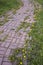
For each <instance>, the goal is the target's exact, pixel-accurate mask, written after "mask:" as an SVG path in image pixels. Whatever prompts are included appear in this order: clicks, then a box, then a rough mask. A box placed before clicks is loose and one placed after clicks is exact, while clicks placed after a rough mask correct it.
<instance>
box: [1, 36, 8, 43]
mask: <svg viewBox="0 0 43 65" xmlns="http://www.w3.org/2000/svg"><path fill="white" fill-rule="evenodd" d="M7 37H8V35H6V36H5V37H3V38H2V39H0V42H4V41H5V40H6V39H7Z"/></svg>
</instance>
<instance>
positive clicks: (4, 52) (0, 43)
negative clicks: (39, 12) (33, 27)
mask: <svg viewBox="0 0 43 65" xmlns="http://www.w3.org/2000/svg"><path fill="white" fill-rule="evenodd" d="M22 1H23V3H24V6H23V7H21V8H20V9H19V10H17V12H16V14H15V15H14V14H13V13H12V12H8V13H7V16H8V20H9V21H8V22H7V23H5V24H4V25H3V26H0V65H12V64H11V63H10V61H9V60H8V56H9V55H10V53H11V49H14V48H18V47H23V45H24V40H25V38H26V32H24V31H23V30H20V31H19V32H18V33H16V32H15V31H16V29H17V27H18V26H19V25H20V23H21V22H24V20H25V21H26V22H30V23H32V22H34V18H33V16H34V5H33V3H32V2H30V0H22ZM28 16H29V17H28ZM26 17H27V18H26ZM3 18H4V17H2V19H3ZM27 30H29V28H28V29H27Z"/></svg>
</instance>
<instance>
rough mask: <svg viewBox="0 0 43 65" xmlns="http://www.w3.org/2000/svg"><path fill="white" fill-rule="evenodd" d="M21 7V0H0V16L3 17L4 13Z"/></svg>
mask: <svg viewBox="0 0 43 65" xmlns="http://www.w3.org/2000/svg"><path fill="white" fill-rule="evenodd" d="M22 5H23V3H22V2H21V0H0V15H3V14H4V13H5V12H7V11H9V10H11V9H13V8H14V9H15V10H17V9H18V8H20V7H21V6H22Z"/></svg>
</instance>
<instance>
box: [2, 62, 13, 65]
mask: <svg viewBox="0 0 43 65" xmlns="http://www.w3.org/2000/svg"><path fill="white" fill-rule="evenodd" d="M2 65H12V63H10V62H3V64H2Z"/></svg>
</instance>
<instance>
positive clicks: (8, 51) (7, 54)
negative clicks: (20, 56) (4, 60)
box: [5, 49, 11, 57]
mask: <svg viewBox="0 0 43 65" xmlns="http://www.w3.org/2000/svg"><path fill="white" fill-rule="evenodd" d="M10 52H11V49H7V51H6V54H5V57H8V56H9V55H10Z"/></svg>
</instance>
